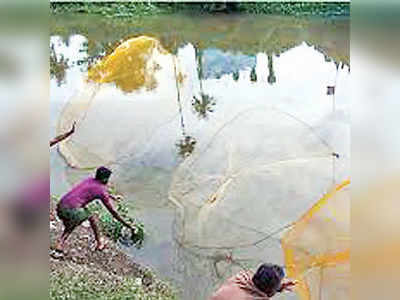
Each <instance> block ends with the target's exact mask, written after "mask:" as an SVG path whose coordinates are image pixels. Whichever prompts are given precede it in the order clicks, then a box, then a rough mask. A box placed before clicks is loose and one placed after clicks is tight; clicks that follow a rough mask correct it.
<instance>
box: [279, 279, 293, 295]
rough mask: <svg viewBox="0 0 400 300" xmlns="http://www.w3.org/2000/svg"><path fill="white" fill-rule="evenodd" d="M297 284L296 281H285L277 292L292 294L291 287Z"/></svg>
mask: <svg viewBox="0 0 400 300" xmlns="http://www.w3.org/2000/svg"><path fill="white" fill-rule="evenodd" d="M296 284H297V281H287V282H284V283H282V284H281V288H280V289H279V290H278V291H277V292H278V293H283V292H284V291H289V292H293V287H294V286H295V285H296Z"/></svg>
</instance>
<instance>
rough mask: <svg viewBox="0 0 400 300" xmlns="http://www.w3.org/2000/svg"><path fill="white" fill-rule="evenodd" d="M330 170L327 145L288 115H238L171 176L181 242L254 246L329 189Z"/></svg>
mask: <svg viewBox="0 0 400 300" xmlns="http://www.w3.org/2000/svg"><path fill="white" fill-rule="evenodd" d="M332 168H333V166H332V149H331V147H330V146H329V145H328V144H327V143H326V142H325V141H324V140H323V139H322V138H321V137H320V136H318V135H317V134H316V133H315V132H314V131H313V130H312V129H311V128H309V127H308V126H306V125H305V124H304V123H302V122H300V121H299V120H297V119H296V118H294V117H293V116H291V115H289V114H286V113H284V112H282V111H279V110H278V109H274V108H257V109H252V110H251V109H250V110H247V111H245V112H243V113H241V114H238V115H237V116H235V117H234V118H232V119H231V120H230V121H226V123H223V124H221V127H219V128H218V127H217V128H216V133H215V135H214V136H213V137H212V138H211V141H210V142H209V143H208V144H206V145H205V147H203V148H202V149H200V148H199V150H198V151H196V152H195V153H194V154H193V155H192V156H191V157H190V158H188V159H187V160H186V161H185V162H184V163H182V164H181V166H180V167H179V169H178V170H177V172H176V173H175V176H174V179H173V182H172V188H171V191H170V199H171V201H172V202H174V203H175V204H176V206H177V207H178V210H179V213H180V221H181V222H180V223H179V222H178V223H179V224H178V226H180V228H179V230H177V232H179V235H180V236H179V240H180V242H181V243H182V244H185V245H186V246H189V247H198V248H220V249H223V248H237V247H248V246H251V245H253V244H254V243H257V241H258V240H260V239H262V238H263V237H265V236H266V235H268V234H269V233H273V232H275V231H277V230H279V229H282V228H283V227H285V226H286V225H287V224H289V223H292V222H293V221H294V220H296V219H298V218H299V217H300V216H301V215H302V214H303V213H304V208H306V207H310V206H311V205H312V203H313V202H312V201H313V199H316V198H319V196H320V195H321V194H323V193H324V192H325V191H324V188H326V187H328V186H330V185H331V183H332V172H333V169H332Z"/></svg>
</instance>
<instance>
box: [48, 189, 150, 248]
mask: <svg viewBox="0 0 400 300" xmlns="http://www.w3.org/2000/svg"><path fill="white" fill-rule="evenodd" d="M109 193H110V194H111V195H113V196H117V194H116V190H115V188H114V187H110V188H109ZM117 198H121V196H117ZM51 200H52V204H53V205H54V206H55V205H56V204H57V203H58V201H59V197H57V196H54V195H51ZM115 209H116V210H117V212H118V213H119V214H120V216H121V217H122V218H124V219H125V220H127V221H128V222H130V223H131V224H134V225H135V230H134V231H133V232H132V231H131V230H128V229H127V228H125V227H124V226H123V225H122V224H121V223H120V222H119V221H117V220H115V219H114V218H113V216H112V215H111V214H110V213H109V212H108V211H107V210H106V209H105V208H104V206H103V205H102V204H101V202H100V201H95V202H94V203H92V204H90V210H91V211H92V212H93V213H95V214H97V216H98V217H99V222H100V224H99V226H100V229H101V231H102V232H103V233H104V234H105V235H106V236H107V237H109V238H110V239H112V240H113V241H114V242H118V241H119V242H121V243H122V244H124V245H126V246H135V247H136V248H140V247H142V245H143V241H144V239H145V236H146V232H145V229H144V224H143V223H141V222H139V221H137V220H135V219H134V218H132V217H130V216H129V208H128V205H127V203H126V202H125V201H124V200H123V199H122V200H119V201H118V202H116V206H115Z"/></svg>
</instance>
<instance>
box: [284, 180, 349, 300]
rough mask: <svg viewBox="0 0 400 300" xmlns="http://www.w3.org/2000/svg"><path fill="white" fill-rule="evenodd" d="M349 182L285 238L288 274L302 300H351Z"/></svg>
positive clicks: (323, 199)
mask: <svg viewBox="0 0 400 300" xmlns="http://www.w3.org/2000/svg"><path fill="white" fill-rule="evenodd" d="M349 185H350V181H344V182H343V183H342V184H340V185H338V186H337V187H336V188H335V189H334V190H333V191H331V192H329V193H328V194H326V195H325V196H324V197H322V198H321V199H320V200H319V201H318V202H317V203H316V204H315V205H314V206H313V207H312V208H311V209H310V210H309V211H307V213H305V214H304V215H303V216H302V217H301V218H300V219H299V220H298V221H296V222H295V224H294V226H293V227H292V228H291V229H290V230H289V231H288V232H286V233H285V235H284V237H283V238H282V248H283V251H284V254H285V264H286V269H287V274H288V276H289V277H291V278H294V279H296V280H298V282H299V283H298V285H297V287H296V291H297V293H298V295H299V297H300V299H302V300H314V299H315V300H316V299H349V297H350V296H349V295H350V294H349V288H350V194H349Z"/></svg>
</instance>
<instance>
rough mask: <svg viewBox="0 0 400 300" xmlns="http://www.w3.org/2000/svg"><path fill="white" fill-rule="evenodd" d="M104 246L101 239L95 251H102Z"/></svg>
mask: <svg viewBox="0 0 400 300" xmlns="http://www.w3.org/2000/svg"><path fill="white" fill-rule="evenodd" d="M106 246H107V244H106V243H105V242H104V241H103V239H100V241H98V242H97V245H96V249H95V250H98V251H102V250H104V248H105V247H106Z"/></svg>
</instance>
